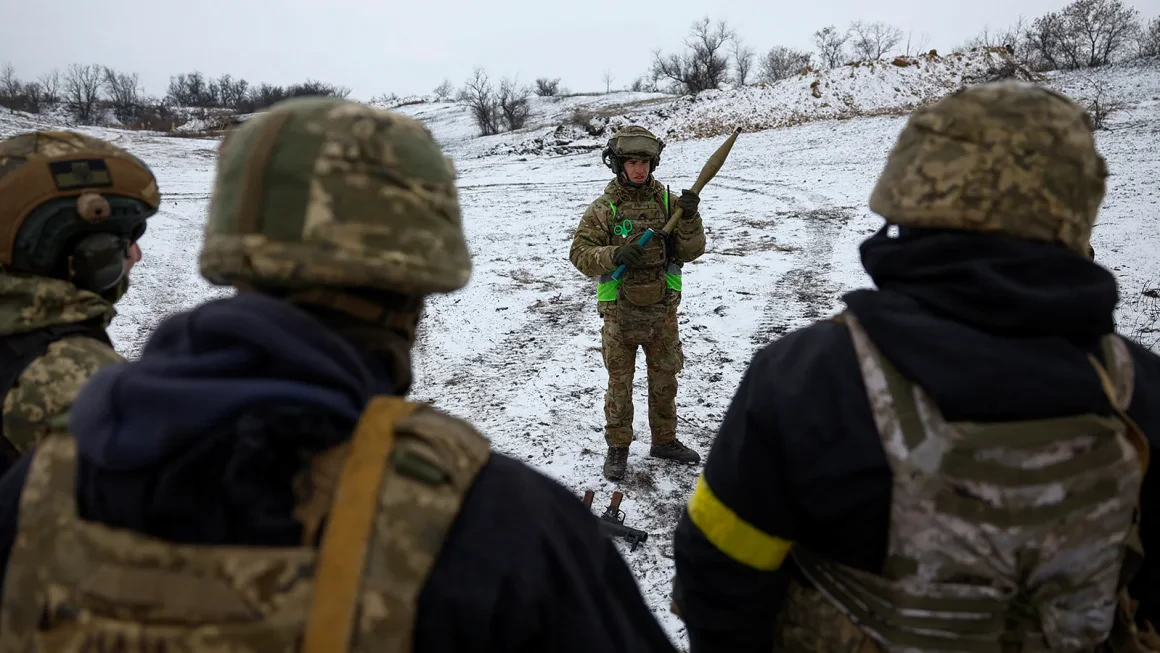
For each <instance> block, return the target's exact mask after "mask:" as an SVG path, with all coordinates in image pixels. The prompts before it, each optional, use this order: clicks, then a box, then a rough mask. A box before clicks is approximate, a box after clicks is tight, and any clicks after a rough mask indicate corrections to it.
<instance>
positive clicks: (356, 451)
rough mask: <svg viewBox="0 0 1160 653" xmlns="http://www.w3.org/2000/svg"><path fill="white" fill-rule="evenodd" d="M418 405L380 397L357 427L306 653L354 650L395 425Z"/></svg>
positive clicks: (318, 578)
mask: <svg viewBox="0 0 1160 653" xmlns="http://www.w3.org/2000/svg"><path fill="white" fill-rule="evenodd" d="M417 407H418V404H414V403H411V402H408V401H404V400H403V399H401V398H399V397H388V396H381V397H375V398H374V399H372V400H371V401H370V403H369V404H367V407H366V409H365V410H364V411H363V414H362V417H361V418H360V419H359V422H358V425H357V426H356V427H355V431H354V437H353V438H352V439H351V445H350V453H349V455H347V457H346V463H345V467H344V468H343V471H342V477H341V478H340V479H339V481H338V487H337V489H336V491H335V495H334V502H333V503H332V504H331V510H330V514H329V517H328V518H327V525H326V532H325V533H324V535H323V539H322V548H321V551H320V552H319V561H318V571H317V573H316V574H315V582H314V598H313V601H312V604H311V607H310V613H309V615H308V617H307V619H308V620H307V623H306V634H305V637H304V638H303V647H302V651H303V653H339V652H342V651H348V650H350V643H351V639H352V636H353V630H354V617H355V613H356V611H357V608H358V605H359V599H360V598H361V592H360V589H361V585H362V577H363V568H364V565H365V563H366V558H367V549H368V547H369V545H370V541H371V527H372V525H373V524H374V518H375V513H376V512H377V511H378V507H379V488H380V486H381V485H382V482H383V474H384V473H385V472H386V468H387V459H388V458H389V457H390V455H391V452H392V451H394V449H395V428H394V426H395V423H396V422H397V421H399V420H400V419H402V418H404V417H407V416H408V415H410V414H411V413H412V412H414V410H415V408H417Z"/></svg>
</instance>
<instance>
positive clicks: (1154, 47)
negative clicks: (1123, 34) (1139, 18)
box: [1137, 18, 1160, 57]
mask: <svg viewBox="0 0 1160 653" xmlns="http://www.w3.org/2000/svg"><path fill="white" fill-rule="evenodd" d="M1137 42H1138V46H1139V49H1140V54H1139V56H1141V57H1157V56H1160V18H1153V19H1152V20H1151V21H1149V22H1148V25H1147V27H1145V28H1144V29H1142V30H1140V37H1139V39H1137Z"/></svg>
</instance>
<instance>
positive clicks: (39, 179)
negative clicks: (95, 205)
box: [0, 131, 161, 265]
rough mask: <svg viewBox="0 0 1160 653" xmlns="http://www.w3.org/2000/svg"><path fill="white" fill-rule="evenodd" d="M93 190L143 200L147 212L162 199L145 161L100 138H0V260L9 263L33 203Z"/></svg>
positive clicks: (61, 134)
mask: <svg viewBox="0 0 1160 653" xmlns="http://www.w3.org/2000/svg"><path fill="white" fill-rule="evenodd" d="M94 191H95V192H97V193H99V194H101V195H116V196H121V197H127V198H129V199H134V200H137V201H139V202H142V203H143V204H145V205H146V207H148V211H147V212H148V213H149V214H150V215H151V214H152V212H154V211H156V210H157V207H158V206H159V204H160V202H161V195H160V193H159V191H158V189H157V180H156V179H155V178H154V176H153V171H152V170H150V169H149V166H147V165H145V163H144V162H142V161H141V160H140V159H138V158H137V157H136V156H134V155H132V154H130V153H129V152H127V151H125V150H123V149H121V148H119V147H117V146H116V145H113V144H112V143H109V142H106V141H103V140H101V139H99V138H94V137H92V136H87V135H84V134H78V133H76V132H66V131H41V132H32V133H27V134H20V135H18V136H14V137H12V138H9V139H7V140H4V141H0V197H2V198H4V199H3V201H2V202H0V265H8V264H10V263H12V251H13V246H14V244H15V241H16V236H17V234H18V232H19V231H20V227H21V224H22V223H23V221H24V219H25V218H26V217H27V216H28V215H29V214H30V213H31V212H32V211H33V210H34V209H35V208H37V207H38V206H40V205H42V204H44V203H45V202H48V201H49V200H53V199H58V198H62V197H79V196H80V195H82V194H84V193H86V192H94Z"/></svg>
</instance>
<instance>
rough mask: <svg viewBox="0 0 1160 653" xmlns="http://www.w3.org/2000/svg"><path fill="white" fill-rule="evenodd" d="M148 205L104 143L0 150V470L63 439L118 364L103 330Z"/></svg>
mask: <svg viewBox="0 0 1160 653" xmlns="http://www.w3.org/2000/svg"><path fill="white" fill-rule="evenodd" d="M159 201H160V196H159V194H158V190H157V182H156V180H155V179H154V176H153V173H152V172H151V171H150V170H149V168H148V166H146V165H145V164H144V163H142V162H141V161H140V160H139V159H137V158H136V157H134V156H133V155H131V154H129V153H128V152H126V151H124V150H122V149H121V148H119V147H116V146H114V145H111V144H109V143H107V142H105V141H102V140H99V139H96V138H93V137H91V136H85V135H82V134H77V133H72V132H57V131H44V132H34V133H27V134H21V135H19V136H14V137H12V138H9V139H7V140H5V141H3V142H0V396H3V397H4V413H3V430H2V431H0V435H2V437H0V468H2V469H6V468H7V467H8V466H9V465H10V464H12V462H14V461H15V460H16V458H17V457H18V456H19V453H20V452H22V451H25V450H27V449H28V448H29V447H31V446H33V445H34V444H36V443H37V442H38V441H40V440H41V439H42V438H43V437H44V436H45V435H46V434H47V433H48V432H49V431H50V430H51V429H54V428H67V415H68V409H69V406H70V405H71V404H72V400H73V397H74V396H75V395H76V393H77V391H78V390H79V389H80V386H81V385H82V384H83V383H84V382H85V381H86V380H87V379H88V378H89V377H90V376H92V374H93V373H94V372H96V371H97V370H98V369H99V368H101V367H103V366H105V365H108V364H110V363H115V362H118V361H120V360H121V357H120V356H118V355H117V353H116V352H115V351H113V348H112V346H111V345H110V342H109V338H108V336H107V335H106V333H105V327H106V326H107V325H108V323H109V320H111V319H112V318H113V316H114V315H115V314H116V311H115V310H114V308H113V304H114V302H116V301H117V299H119V298H120V297H121V296H122V295H123V294H124V293H125V290H126V289H127V287H128V280H129V277H128V272H129V269H130V268H131V267H132V266H133V264H134V263H135V262H136V261H138V260H139V259H140V256H141V251H140V248H139V247H138V246H137V239H138V238H139V237H140V236H141V234H142V233H143V232H144V231H145V221H146V219H147V218H149V217H150V216H151V215H153V214H154V213H155V212H156V211H157V206H158V203H159Z"/></svg>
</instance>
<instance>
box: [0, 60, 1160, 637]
mask: <svg viewBox="0 0 1160 653" xmlns="http://www.w3.org/2000/svg"><path fill="white" fill-rule="evenodd" d="M888 65H889V64H888ZM1095 79H1097V80H1103V83H1104V84H1106V85H1107V86H1108V87H1109V88H1110V89H1111V91H1112V92H1114V93H1116V94H1118V95H1120V96H1121V97H1122V98H1123V99H1124V100H1126V101H1127V102H1128V107H1127V109H1126V111H1124V112H1123V113H1121V114H1119V115H1116V116H1113V117H1112V119H1111V120H1110V123H1109V124H1110V126H1111V128H1112V129H1111V131H1102V132H1099V134H1098V145H1099V148H1100V150H1101V152H1102V153H1103V154H1104V156H1105V157H1106V158H1107V159H1108V162H1109V167H1110V169H1111V172H1112V175H1113V176H1112V177H1111V179H1110V180H1109V190H1108V195H1107V199H1106V200H1105V202H1104V205H1103V206H1104V208H1103V213H1102V214H1101V217H1100V220H1099V223H1098V225H1097V228H1096V231H1095V236H1094V245H1095V247H1096V250H1097V256H1098V259H1099V261H1100V262H1101V263H1103V264H1104V265H1106V266H1108V267H1109V268H1110V269H1112V270H1114V271H1115V272H1116V274H1117V276H1118V278H1119V280H1120V283H1121V292H1122V295H1123V297H1124V307H1125V308H1124V309H1123V310H1122V311H1121V315H1120V321H1121V324H1128V323H1131V324H1135V323H1138V322H1140V320H1138V319H1136V318H1135V317H1134V316H1133V315H1131V314H1130V312H1131V310H1134V308H1133V307H1137V308H1138V307H1139V306H1140V305H1141V304H1142V303H1145V302H1142V301H1141V300H1142V299H1147V298H1148V296H1147V295H1143V294H1142V293H1143V292H1144V291H1145V290H1148V289H1155V288H1156V286H1157V282H1158V281H1160V229H1158V228H1157V227H1158V220H1157V211H1160V188H1158V186H1157V183H1156V180H1157V179H1160V152H1158V149H1160V148H1158V147H1157V145H1160V68H1158V67H1157V64H1156V63H1155V62H1153V63H1152V64H1150V65H1149V66H1143V67H1141V66H1125V67H1120V68H1116V69H1111V70H1104V71H1100V72H1099V73H1097V74H1096V75H1095ZM1047 83H1048V84H1050V85H1052V86H1054V87H1057V88H1061V89H1063V90H1065V91H1067V92H1069V93H1072V94H1073V95H1074V96H1076V97H1078V96H1080V95H1082V94H1083V93H1085V92H1087V91H1086V90H1084V89H1086V88H1088V87H1089V86H1090V85H1091V82H1090V81H1089V80H1088V79H1087V78H1086V76H1080V75H1074V74H1073V75H1050V76H1049V79H1048V82H1047ZM866 88H867V89H869V90H867V91H866V94H867V97H874V95H873V94H874V93H878V91H879V90H880V87H879V86H875V85H868V86H867V87H866ZM856 90H857V89H853V90H851V91H850V92H851V93H855V101H856V102H858V103H860V104H862V105H863V106H866V105H867V104H868V101H867V102H863V101H862V100H861V99H859V97H860V96H857V94H856ZM948 90H949V89H948ZM656 99H657V98H656V96H650V95H648V94H643V95H631V94H623V95H619V96H618V95H617V94H614V95H612V96H597V97H588V98H568V99H563V100H559V101H558V103H559V107H558V108H557V109H554V110H551V111H549V110H548V109H546V108H544V107H541V108H540V109H538V111H539V113H538V114H536V115H535V116H534V117H533V121H534V122H537V123H538V125H537V126H536V127H535V128H533V129H530V130H525V131H524V132H522V133H517V134H507V135H501V136H496V137H489V138H487V139H476V138H473V129H472V126H471V124H470V120H469V118H468V117H467V114H466V113H465V111H464V110H463V109H462V108H461V107H457V106H455V105H452V104H449V103H438V104H435V103H425V104H413V105H408V106H405V107H402V108H401V109H400V110H401V111H403V112H406V113H408V114H411V115H414V116H416V117H418V118H420V119H422V120H424V121H425V122H426V123H427V124H428V125H429V126H430V128H431V129H432V131H433V132H434V133H435V135H436V137H437V138H438V139H439V140H440V141H441V142H442V143H443V145H444V146H445V148H446V149H447V151H448V152H449V153H450V154H451V155H452V156H453V157H455V159H456V161H457V167H458V170H459V174H460V193H461V200H462V203H463V206H464V211H465V223H466V228H467V232H468V233H467V235H468V241H469V244H470V246H471V249H472V252H473V255H474V260H475V272H474V275H473V278H472V281H471V283H470V284H469V285H468V287H467V288H465V289H463V290H461V291H459V292H457V293H454V294H451V295H447V296H440V297H436V298H433V299H432V300H431V301H430V303H429V304H428V306H429V308H428V313H427V317H426V320H425V322H424V325H423V328H422V333H421V334H420V338H419V342H418V345H417V352H416V357H415V366H416V373H417V379H418V381H417V384H416V387H415V396H416V397H417V398H419V399H422V400H429V401H432V402H434V403H435V404H437V405H438V406H439V407H441V408H443V409H444V410H447V411H449V412H451V413H453V414H456V415H460V416H464V417H467V418H469V419H471V420H472V421H473V422H474V423H475V424H476V425H477V426H478V427H479V428H480V429H481V430H482V431H483V432H484V433H485V434H487V435H488V436H489V437H491V438H492V439H493V442H494V444H495V447H496V448H497V449H498V450H500V451H503V452H505V453H508V454H511V455H514V456H516V457H519V458H521V459H523V460H525V461H527V462H528V463H530V464H532V465H534V466H535V467H537V468H538V469H540V470H542V471H543V472H545V473H547V474H549V475H550V476H552V477H554V478H556V479H558V480H560V481H561V482H563V483H564V484H566V485H567V486H568V487H570V488H572V489H573V490H574V491H575V493H576V494H577V495H580V494H582V493H583V492H584V490H586V489H593V490H595V491H596V495H597V496H596V504H598V506H595V507H600V508H602V507H603V505H605V504H606V503H607V501H608V498H609V495H610V494H611V492H612V491H613V490H615V489H620V490H622V491H623V492H624V493H625V500H624V504H623V505H622V509H623V510H624V511H625V512H626V513H627V518H628V523H629V524H630V525H632V526H635V527H638V528H642V529H644V530H646V531H648V532H649V533H650V538H649V540H648V542H646V543H645V544H643V545H641V546H640V547H639V548H638V549H637V550H636V551H633V552H629V551H628V549H627V547H625V548H624V549H623V552H624V557H625V559H626V560H628V562H629V564H630V565H631V566H632V568H633V569H634V570H635V572H636V574H637V577H638V580H639V581H640V585H641V588H642V590H643V592H644V593H645V596H646V597H647V599H648V601H649V603H650V605H651V606H652V608H653V609H654V611H655V613H656V615H657V617H658V618H659V619H660V620H661V621H662V622H663V623H664V625H665V627H666V628H667V629H668V632H669V633H670V634H671V636H672V637H673V640H674V641H675V642H677V643H678V645H681V646H683V645H684V635H683V632H682V628H681V626H680V622H679V621H678V620H677V619H676V618H675V617H674V616H672V615H671V614H669V612H668V593H669V587H670V585H669V583H670V579H671V576H672V571H673V568H672V560H671V555H672V554H671V543H670V542H671V533H672V528H673V526H674V525H675V523H676V520H677V517H678V515H679V514H680V512H681V510H682V509H683V506H684V503H685V501H686V499H687V497H688V495H689V493H690V491H691V489H692V487H693V483H694V481H695V479H696V477H697V474H698V471H699V470H698V468H697V467H693V466H671V465H666V464H662V463H659V462H656V461H652V460H650V459H648V458H647V442H648V426H647V421H646V411H645V409H644V406H645V395H644V385H643V384H644V364H643V357H641V359H640V360H639V361H638V370H639V371H638V376H637V406H638V408H637V419H636V424H635V426H636V432H637V437H638V439H639V441H638V443H637V444H636V445H634V447H633V450H632V454H631V456H630V458H629V465H630V469H631V473H630V476H629V478H627V479H626V480H625V481H623V482H621V483H619V484H612V483H609V482H607V481H605V480H604V479H603V478H602V477H601V475H600V466H601V463H602V460H603V450H604V441H603V438H602V434H601V427H602V423H603V414H602V401H603V391H604V385H605V379H606V377H605V372H604V369H603V366H602V364H601V361H600V351H599V331H598V330H599V325H600V320H599V317H598V316H597V315H596V310H595V289H594V285H593V282H592V281H590V280H588V279H586V278H584V277H582V276H581V275H580V274H579V273H577V272H576V271H575V269H573V268H572V266H571V264H570V263H569V262H568V247H569V245H570V243H571V239H572V231H573V229H574V228H575V226H576V224H577V222H578V221H579V218H580V215H581V213H582V212H583V210H584V207H585V206H586V205H587V204H588V203H589V202H590V201H592V199H593V198H595V197H596V196H597V195H598V194H599V193H600V192H601V191H602V189H603V187H604V185H605V184H606V183H607V181H608V179H609V176H610V173H609V172H608V170H607V169H606V168H604V166H603V165H602V164H601V163H600V161H599V155H598V153H596V152H589V153H585V154H580V155H570V156H558V155H552V154H540V155H528V156H520V155H505V156H498V155H485V154H486V152H488V151H490V150H494V149H495V148H496V146H497V145H503V144H505V143H506V144H508V145H509V146H510V147H511V148H512V149H513V150H514V149H515V148H516V146H517V145H519V144H520V143H522V142H524V141H525V140H526V139H527V138H528V137H529V133H534V131H535V130H536V129H544V128H551V127H552V126H553V120H554V119H555V118H556V117H558V116H560V115H565V114H566V113H568V112H570V111H571V110H572V109H574V108H577V107H579V108H590V109H591V108H593V107H594V105H595V104H599V105H600V106H596V107H595V109H596V110H608V109H609V108H610V107H611V106H612V105H617V104H619V105H625V104H630V103H640V102H642V101H643V102H649V101H656ZM904 123H905V117H903V116H891V115H880V116H876V117H866V118H853V119H846V120H820V121H814V122H808V123H805V124H800V125H797V126H792V127H786V128H781V129H774V130H769V131H762V132H753V133H743V134H742V135H741V136H740V138H739V139H738V141H737V144H736V146H735V148H734V150H733V153H732V154H731V156H730V158H729V161H728V162H727V164H726V165H725V167H724V169H723V170H722V171H721V172H720V174H718V176H717V177H716V179H714V181H713V182H712V184H711V185H710V186H708V187H707V188H706V189H705V190H704V192H703V193H702V209H701V210H702V213H703V215H704V216H705V224H706V231H707V233H708V247H707V250H706V253H705V255H704V256H703V257H702V258H701V259H699V260H698V261H696V262H694V263H692V264H690V265H688V266H687V267H686V269H685V282H684V283H685V296H684V301H683V305H682V308H681V318H680V328H681V334H682V338H683V340H684V348H685V354H686V358H687V363H686V367H685V370H684V372H683V373H682V374H681V376H680V377H679V378H680V390H679V393H678V402H679V413H680V431H679V437H681V438H682V439H683V440H684V441H686V442H687V443H688V444H690V445H691V446H693V447H694V448H695V449H697V450H698V451H700V452H701V453H702V455H705V454H707V453H708V450H709V447H710V444H711V442H712V439H713V436H714V433H715V430H716V428H717V425H718V424H719V422H720V420H721V418H722V416H723V414H724V412H725V409H726V408H727V406H728V404H729V401H730V399H731V398H732V393H733V390H734V388H735V387H736V385H737V383H738V381H739V380H740V378H741V375H742V374H743V372H744V370H745V368H746V366H747V364H748V362H749V360H750V358H751V356H752V354H753V353H754V352H755V351H756V350H757V349H758V348H760V347H762V346H764V345H765V344H767V343H769V342H771V341H772V340H774V339H776V338H777V337H779V336H780V335H782V334H784V333H786V332H788V331H790V330H792V329H796V328H798V327H802V326H805V325H807V324H809V323H810V322H812V321H813V320H816V319H818V318H821V317H825V316H827V315H829V314H831V313H832V312H833V311H835V310H836V309H837V308H838V307H839V306H840V305H841V303H840V297H841V295H842V293H844V292H846V291H849V290H852V289H854V288H858V287H861V286H865V285H867V284H869V279H868V278H867V277H866V276H865V274H864V272H863V271H862V268H861V265H860V262H859V258H858V249H857V248H858V245H859V243H860V242H861V241H862V240H863V239H864V238H865V237H867V236H868V235H869V234H871V233H872V232H873V231H874V230H875V229H876V228H877V227H878V226H879V225H880V224H881V220H880V219H879V218H877V217H876V216H874V215H872V214H871V213H870V212H869V209H868V208H867V206H866V204H867V199H868V197H869V194H870V189H871V188H872V186H873V184H874V181H875V178H876V176H877V175H878V173H879V172H880V170H881V168H882V165H883V162H884V161H885V157H886V154H887V151H888V150H889V148H890V146H891V145H892V143H893V142H894V139H895V138H896V136H897V134H898V132H899V130H900V129H901V128H902V126H903V124H904ZM44 124H46V123H42V122H39V121H37V120H36V119H30V118H28V117H26V116H9V115H2V114H0V137H5V136H8V135H11V134H12V133H15V132H17V131H23V130H26V129H30V128H36V127H39V126H43V125H44ZM88 131H91V132H92V133H94V134H96V135H98V136H102V137H106V138H110V139H113V140H116V141H118V142H120V143H121V144H123V145H124V146H126V147H128V148H129V149H131V150H132V151H134V152H135V153H137V154H138V155H140V156H141V157H142V158H144V159H145V160H146V161H147V162H149V164H150V165H151V166H152V167H153V168H154V170H155V172H156V173H157V175H158V177H159V179H160V184H161V190H162V194H163V204H162V208H161V212H160V213H159V215H158V216H157V217H155V218H154V219H152V220H151V223H150V227H149V230H148V232H147V233H146V235H145V237H144V238H143V239H142V243H141V244H142V247H143V249H144V252H145V258H144V261H143V262H142V263H141V264H140V266H139V267H138V268H137V269H136V270H134V276H133V278H134V284H135V285H134V287H133V288H132V289H131V291H130V292H129V294H128V295H127V296H126V298H125V299H124V300H123V301H122V302H121V304H120V305H119V308H120V312H121V315H120V316H119V317H118V318H117V320H116V321H115V322H114V325H113V329H112V335H113V337H114V340H115V342H117V343H118V345H119V348H120V349H121V350H122V351H123V353H125V354H127V355H130V356H132V355H134V354H135V353H136V352H137V351H138V349H139V348H140V345H141V344H142V343H143V341H144V339H145V337H146V336H147V334H148V332H149V330H150V329H152V328H153V327H154V326H155V325H156V324H157V322H158V321H159V320H161V319H162V318H163V317H164V316H165V315H167V314H169V313H172V312H174V311H178V310H182V309H185V308H189V307H191V306H193V305H195V304H196V303H198V302H200V301H202V300H203V299H205V298H207V297H210V296H215V295H219V294H224V293H225V292H226V291H223V290H221V289H216V288H212V287H211V286H209V285H208V284H206V283H205V282H204V281H202V280H201V278H200V277H199V276H198V273H197V251H198V248H199V247H200V241H201V229H202V224H203V220H204V217H205V212H206V209H207V199H208V194H209V191H210V183H211V180H212V175H213V171H214V160H215V147H216V142H214V141H210V140H199V139H189V138H172V137H165V136H161V135H156V134H143V133H133V132H125V131H118V130H111V129H92V130H88ZM721 140H722V138H721V137H716V136H715V137H712V138H707V139H691V140H674V141H671V142H670V144H669V146H668V147H667V148H666V150H665V152H664V157H663V161H662V164H661V167H660V169H659V170H658V172H657V175H658V177H659V178H660V179H661V180H662V181H665V182H667V183H669V184H671V187H672V190H673V191H674V192H679V191H680V190H681V189H683V188H686V187H687V186H688V184H690V183H691V182H692V180H693V179H694V178H695V177H696V174H697V172H698V171H699V169H700V167H701V165H702V164H703V162H704V161H705V159H706V158H707V156H708V155H709V153H710V152H712V151H713V150H714V149H715V148H716V147H717V145H718V144H719V142H720V141H721Z"/></svg>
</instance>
